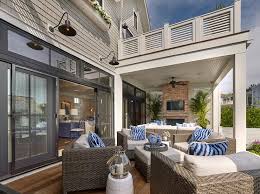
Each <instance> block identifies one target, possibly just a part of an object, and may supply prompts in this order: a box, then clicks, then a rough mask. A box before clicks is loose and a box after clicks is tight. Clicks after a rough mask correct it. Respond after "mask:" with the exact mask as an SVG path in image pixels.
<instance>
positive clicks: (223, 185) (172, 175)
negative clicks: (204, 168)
mask: <svg viewBox="0 0 260 194" xmlns="http://www.w3.org/2000/svg"><path fill="white" fill-rule="evenodd" d="M151 157H152V158H151V160H152V161H151V162H152V163H151V164H152V165H151V184H150V189H151V192H150V193H151V194H186V193H189V194H219V193H221V194H235V193H241V194H242V193H243V194H253V193H255V194H258V193H260V170H253V171H245V172H234V173H226V174H218V175H212V176H202V177H198V176H196V175H194V174H193V173H191V172H190V171H189V170H187V169H186V168H184V167H183V166H181V164H178V163H175V162H174V161H173V160H171V159H169V158H168V157H166V156H164V155H162V154H161V153H159V152H153V153H152V156H151Z"/></svg>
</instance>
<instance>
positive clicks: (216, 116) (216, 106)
mask: <svg viewBox="0 0 260 194" xmlns="http://www.w3.org/2000/svg"><path fill="white" fill-rule="evenodd" d="M220 104H221V101H220V87H219V85H217V86H215V87H214V88H213V91H212V128H213V130H214V131H215V132H218V133H219V132H221V131H220V128H219V126H220V117H221V116H220V109H221V107H220Z"/></svg>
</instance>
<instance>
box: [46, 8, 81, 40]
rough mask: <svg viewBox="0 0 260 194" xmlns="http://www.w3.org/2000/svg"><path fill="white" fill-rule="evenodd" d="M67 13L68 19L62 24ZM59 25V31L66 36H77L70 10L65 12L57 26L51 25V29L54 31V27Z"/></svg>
mask: <svg viewBox="0 0 260 194" xmlns="http://www.w3.org/2000/svg"><path fill="white" fill-rule="evenodd" d="M65 15H66V16H67V19H66V20H65V23H64V24H62V25H60V24H61V22H62V20H63V18H64V16H65ZM57 27H58V30H59V32H60V33H62V34H63V35H65V36H76V34H77V32H76V30H75V29H74V28H72V27H71V24H70V21H69V14H68V12H65V13H63V15H62V17H61V19H60V21H59V23H58V24H57V25H56V26H54V27H52V26H49V31H50V32H52V33H53V32H54V29H55V28H57Z"/></svg>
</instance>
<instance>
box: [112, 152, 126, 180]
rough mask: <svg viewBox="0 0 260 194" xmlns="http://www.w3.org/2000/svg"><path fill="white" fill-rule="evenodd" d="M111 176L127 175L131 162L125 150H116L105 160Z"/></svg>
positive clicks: (123, 176) (119, 177)
mask: <svg viewBox="0 0 260 194" xmlns="http://www.w3.org/2000/svg"><path fill="white" fill-rule="evenodd" d="M107 164H108V166H109V171H110V173H111V176H112V177H114V178H116V179H123V178H125V177H127V175H128V173H129V171H130V168H131V163H130V160H129V159H128V157H127V156H126V154H125V151H116V152H115V154H114V155H113V156H112V157H111V158H110V159H109V160H108V161H107Z"/></svg>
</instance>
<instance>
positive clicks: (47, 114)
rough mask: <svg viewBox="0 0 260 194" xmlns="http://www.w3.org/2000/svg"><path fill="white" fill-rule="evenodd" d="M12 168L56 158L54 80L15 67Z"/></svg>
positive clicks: (15, 168)
mask: <svg viewBox="0 0 260 194" xmlns="http://www.w3.org/2000/svg"><path fill="white" fill-rule="evenodd" d="M12 81H13V82H12V83H13V85H12V86H13V88H12V91H13V98H12V101H13V107H12V108H13V113H12V118H13V120H12V121H13V122H12V134H13V135H12V153H13V154H12V169H13V171H16V170H19V169H23V168H26V167H28V166H31V165H35V164H38V163H39V162H43V161H46V160H48V159H51V158H54V157H55V108H54V107H55V85H54V83H55V80H54V79H53V78H51V77H47V76H44V75H41V74H37V73H34V72H30V71H27V70H23V69H19V68H16V69H15V71H13V80H12Z"/></svg>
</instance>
